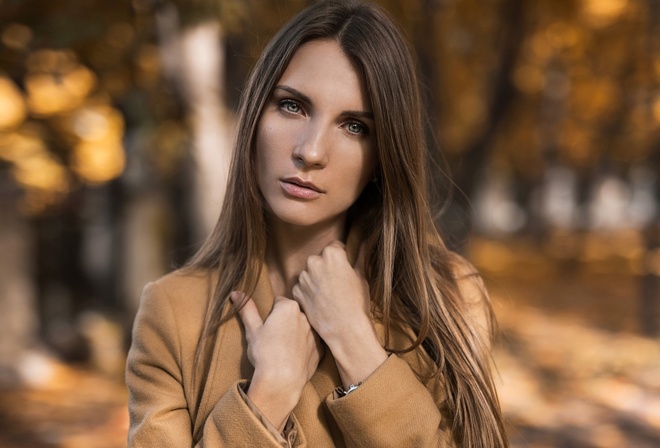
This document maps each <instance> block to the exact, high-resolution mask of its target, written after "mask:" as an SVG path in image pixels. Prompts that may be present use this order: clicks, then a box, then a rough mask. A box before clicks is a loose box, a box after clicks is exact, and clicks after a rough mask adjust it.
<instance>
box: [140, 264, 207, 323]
mask: <svg viewBox="0 0 660 448" xmlns="http://www.w3.org/2000/svg"><path fill="white" fill-rule="evenodd" d="M215 278H216V275H215V274H214V273H211V272H210V271H208V270H190V269H179V270H176V271H174V272H172V273H170V274H167V275H165V276H163V277H161V278H159V279H157V280H155V281H153V282H150V283H148V284H147V285H146V286H145V287H144V289H143V291H142V297H141V298H140V306H139V309H138V314H137V317H136V324H138V323H139V322H143V321H144V322H145V323H146V322H152V323H153V324H154V325H157V326H159V327H161V328H163V327H167V326H172V327H176V328H178V332H183V333H190V332H192V334H191V336H192V335H194V334H196V333H198V332H199V331H200V330H201V326H202V324H203V322H204V319H205V316H206V312H207V308H208V305H209V303H210V300H211V297H212V296H213V291H214V288H215ZM181 336H183V334H182V335H181Z"/></svg>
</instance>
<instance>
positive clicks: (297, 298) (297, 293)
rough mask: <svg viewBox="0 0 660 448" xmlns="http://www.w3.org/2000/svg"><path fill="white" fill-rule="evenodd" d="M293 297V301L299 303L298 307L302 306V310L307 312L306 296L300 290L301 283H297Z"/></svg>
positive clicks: (293, 290) (292, 292)
mask: <svg viewBox="0 0 660 448" xmlns="http://www.w3.org/2000/svg"><path fill="white" fill-rule="evenodd" d="M291 295H292V296H293V300H295V301H296V302H297V303H298V306H300V309H301V310H303V312H305V306H304V303H305V300H304V299H305V295H304V294H303V292H302V289H301V288H300V283H296V284H295V285H294V286H293V289H292V290H291Z"/></svg>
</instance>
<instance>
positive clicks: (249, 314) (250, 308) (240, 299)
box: [229, 291, 264, 339]
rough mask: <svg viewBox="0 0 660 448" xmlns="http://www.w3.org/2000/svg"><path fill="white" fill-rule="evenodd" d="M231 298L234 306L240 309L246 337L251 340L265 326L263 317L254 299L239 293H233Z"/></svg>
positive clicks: (239, 312) (239, 313)
mask: <svg viewBox="0 0 660 448" xmlns="http://www.w3.org/2000/svg"><path fill="white" fill-rule="evenodd" d="M229 297H230V298H231V301H232V302H233V303H234V306H237V307H240V308H238V315H239V316H240V318H241V321H242V322H243V326H244V327H245V333H246V336H247V338H248V339H250V338H251V337H252V336H253V335H254V334H255V333H256V332H257V330H259V328H261V326H262V325H263V324H264V321H263V320H262V319H261V316H259V311H258V310H257V305H255V303H254V300H252V298H250V297H248V296H246V295H245V294H244V293H242V292H239V291H233V292H232V293H231V294H230V296H229Z"/></svg>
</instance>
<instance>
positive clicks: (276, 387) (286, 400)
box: [246, 372, 302, 428]
mask: <svg viewBox="0 0 660 448" xmlns="http://www.w3.org/2000/svg"><path fill="white" fill-rule="evenodd" d="M301 394H302V388H298V387H294V386H293V385H292V383H291V382H286V381H277V380H276V379H274V378H271V377H270V376H269V375H260V374H259V373H258V372H255V374H254V375H253V376H252V380H251V381H250V383H249V386H248V389H247V391H246V395H247V396H248V397H249V398H250V401H252V403H254V405H255V406H256V407H257V408H259V410H260V411H261V412H262V413H263V414H264V415H265V416H266V417H267V418H268V420H269V421H270V422H271V423H272V424H273V425H274V426H275V427H277V428H279V427H280V426H281V425H283V424H284V422H285V420H286V417H287V416H288V415H289V414H290V413H291V411H293V408H294V407H295V406H296V404H298V401H299V400H300V396H301Z"/></svg>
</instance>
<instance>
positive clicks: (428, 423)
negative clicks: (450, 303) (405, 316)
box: [326, 259, 491, 448]
mask: <svg viewBox="0 0 660 448" xmlns="http://www.w3.org/2000/svg"><path fill="white" fill-rule="evenodd" d="M454 274H455V280H456V282H457V286H458V289H459V294H460V295H461V298H462V300H463V302H464V304H465V308H464V310H465V317H466V321H467V323H468V325H470V326H471V327H472V334H473V335H474V338H475V341H474V342H475V344H476V345H477V346H478V347H481V349H482V350H483V352H484V353H486V352H488V351H489V350H490V333H491V319H490V306H489V301H488V300H489V299H488V295H487V293H486V289H485V287H484V285H483V282H482V280H481V277H480V276H479V274H478V273H477V271H476V270H475V269H474V267H472V265H470V264H469V263H468V262H467V261H465V260H462V259H461V260H460V264H459V265H458V266H457V269H456V270H455V272H454ZM410 361H411V359H409V358H407V359H404V358H403V357H400V356H398V355H394V354H393V355H390V356H389V357H388V358H387V360H386V361H385V362H384V363H383V364H382V365H381V366H380V367H379V368H378V369H376V371H374V372H373V373H372V374H371V375H370V376H369V378H367V380H366V381H365V382H364V383H363V384H362V385H361V386H360V387H358V388H357V389H356V390H355V391H354V392H352V393H351V394H349V395H346V396H344V397H341V398H338V397H337V395H336V394H334V395H331V396H330V397H328V398H327V400H326V404H327V406H328V408H329V410H330V412H331V413H332V415H333V417H334V418H335V421H336V422H337V424H338V426H339V428H340V429H341V431H342V433H343V435H344V439H345V441H346V445H347V446H348V447H350V448H357V447H360V448H371V447H373V448H376V447H379V448H380V447H402V446H405V447H419V448H449V447H454V446H455V444H454V441H453V437H452V433H451V428H450V427H449V425H450V422H449V421H448V420H447V418H446V417H444V416H443V415H442V414H441V412H440V408H441V406H442V404H443V401H444V400H445V392H444V388H443V385H442V384H441V383H440V381H439V380H435V381H430V382H429V383H426V384H424V383H422V382H421V381H420V380H419V379H418V377H417V375H415V373H414V370H413V368H412V367H411V365H410V364H409V362H410ZM415 367H416V368H419V367H420V365H418V364H417V363H416V364H415Z"/></svg>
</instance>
